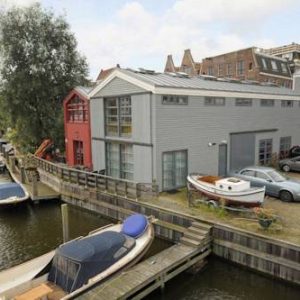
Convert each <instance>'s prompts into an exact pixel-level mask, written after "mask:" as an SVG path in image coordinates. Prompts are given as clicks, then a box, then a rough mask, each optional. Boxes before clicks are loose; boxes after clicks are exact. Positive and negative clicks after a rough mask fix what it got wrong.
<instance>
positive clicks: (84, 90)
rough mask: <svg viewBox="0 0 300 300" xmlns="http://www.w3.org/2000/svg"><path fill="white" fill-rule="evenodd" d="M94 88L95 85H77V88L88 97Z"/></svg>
mask: <svg viewBox="0 0 300 300" xmlns="http://www.w3.org/2000/svg"><path fill="white" fill-rule="evenodd" d="M93 88H94V86H92V87H91V86H76V88H75V90H77V91H78V92H79V93H81V94H82V95H83V96H85V97H88V94H89V92H90V91H91V90H92V89H93Z"/></svg>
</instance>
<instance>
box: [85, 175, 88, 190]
mask: <svg viewBox="0 0 300 300" xmlns="http://www.w3.org/2000/svg"><path fill="white" fill-rule="evenodd" d="M85 187H86V188H87V187H88V174H87V173H85Z"/></svg>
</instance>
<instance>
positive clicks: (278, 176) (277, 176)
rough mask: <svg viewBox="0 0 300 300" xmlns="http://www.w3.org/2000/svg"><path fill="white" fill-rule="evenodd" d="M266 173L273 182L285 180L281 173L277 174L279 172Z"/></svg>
mask: <svg viewBox="0 0 300 300" xmlns="http://www.w3.org/2000/svg"><path fill="white" fill-rule="evenodd" d="M267 174H268V175H269V176H270V177H271V178H272V180H274V181H275V182H282V181H285V180H286V179H285V178H284V177H283V176H282V175H281V174H279V173H278V172H276V171H269V172H268V173H267Z"/></svg>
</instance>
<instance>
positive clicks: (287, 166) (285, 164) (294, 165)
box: [279, 156, 300, 172]
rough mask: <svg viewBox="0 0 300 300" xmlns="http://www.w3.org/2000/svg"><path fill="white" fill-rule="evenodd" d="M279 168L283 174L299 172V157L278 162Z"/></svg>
mask: <svg viewBox="0 0 300 300" xmlns="http://www.w3.org/2000/svg"><path fill="white" fill-rule="evenodd" d="M279 167H280V169H282V170H283V171H284V172H290V171H300V156H296V157H293V158H286V159H283V160H280V161H279Z"/></svg>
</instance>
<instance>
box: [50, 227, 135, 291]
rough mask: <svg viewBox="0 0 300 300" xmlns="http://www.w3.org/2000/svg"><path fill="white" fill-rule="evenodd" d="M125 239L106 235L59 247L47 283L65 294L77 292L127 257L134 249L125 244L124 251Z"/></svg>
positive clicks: (110, 233) (110, 234)
mask: <svg viewBox="0 0 300 300" xmlns="http://www.w3.org/2000/svg"><path fill="white" fill-rule="evenodd" d="M128 239H131V238H130V237H126V236H124V235H123V234H122V233H119V232H115V231H105V232H103V233H101V234H97V235H92V236H88V237H86V238H84V239H80V240H74V241H71V242H69V243H67V244H65V245H63V246H61V247H59V248H58V249H57V250H56V254H55V257H54V259H53V263H52V267H51V270H50V273H49V277H48V280H49V281H52V282H54V283H56V284H57V285H59V286H60V287H61V288H62V289H64V290H65V291H66V292H72V291H74V290H76V289H78V288H79V287H81V286H82V285H83V284H85V283H87V282H88V280H89V279H90V278H92V277H94V276H96V275H97V274H99V273H101V272H103V271H104V270H105V269H107V268H108V267H110V266H111V265H113V264H114V263H115V262H116V261H118V260H119V259H120V258H121V257H123V256H124V255H125V254H127V253H128V252H129V251H130V250H131V249H132V248H133V247H134V245H135V242H134V241H133V242H131V243H126V245H128V244H130V248H127V247H125V246H124V244H125V242H126V241H127V240H128ZM120 250H121V251H120ZM118 251H119V252H118ZM117 252H118V253H117Z"/></svg>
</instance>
